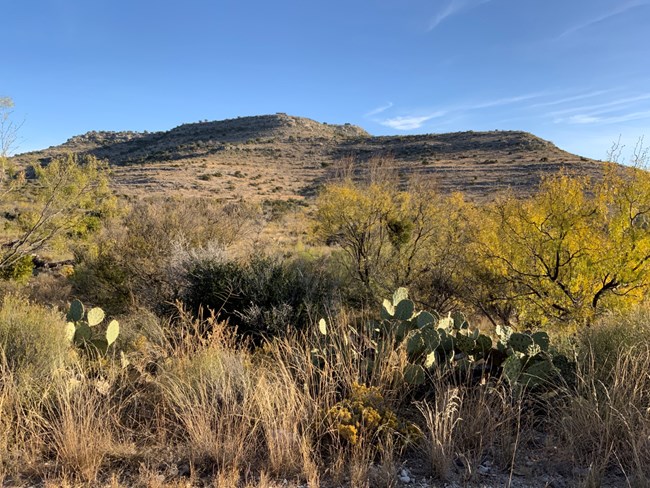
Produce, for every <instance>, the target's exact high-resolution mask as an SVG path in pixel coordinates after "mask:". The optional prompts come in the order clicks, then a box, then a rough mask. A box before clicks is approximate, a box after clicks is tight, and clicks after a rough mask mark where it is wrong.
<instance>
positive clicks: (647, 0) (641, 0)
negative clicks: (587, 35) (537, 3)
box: [558, 0, 650, 39]
mask: <svg viewBox="0 0 650 488" xmlns="http://www.w3.org/2000/svg"><path fill="white" fill-rule="evenodd" d="M649 4H650V0H631V1H628V2H624V3H623V4H622V5H619V6H618V7H616V8H614V9H612V10H610V11H608V12H605V13H604V14H602V15H599V16H598V17H594V18H591V19H589V20H586V21H584V22H581V23H579V24H577V25H574V26H573V27H570V28H569V29H567V30H565V31H564V32H563V33H562V34H560V36H559V37H558V39H562V38H564V37H567V36H570V35H572V34H575V33H576V32H578V31H581V30H583V29H586V28H588V27H591V26H592V25H596V24H599V23H600V22H603V21H605V20H607V19H610V18H612V17H616V16H617V15H620V14H622V13H625V12H627V11H628V10H632V9H634V8H637V7H641V6H644V5H649Z"/></svg>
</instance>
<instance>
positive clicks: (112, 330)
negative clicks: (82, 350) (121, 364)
mask: <svg viewBox="0 0 650 488" xmlns="http://www.w3.org/2000/svg"><path fill="white" fill-rule="evenodd" d="M118 335H120V324H119V323H118V322H117V320H111V322H110V323H109V324H108V327H107V328H106V342H107V343H108V345H109V346H110V345H111V344H113V343H114V342H115V340H116V339H117V336H118Z"/></svg>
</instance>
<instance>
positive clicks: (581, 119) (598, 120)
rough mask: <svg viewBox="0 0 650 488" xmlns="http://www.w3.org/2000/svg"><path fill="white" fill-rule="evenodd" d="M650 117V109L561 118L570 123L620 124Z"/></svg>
mask: <svg viewBox="0 0 650 488" xmlns="http://www.w3.org/2000/svg"><path fill="white" fill-rule="evenodd" d="M642 119H650V110H644V111H641V112H633V113H629V114H623V115H613V116H609V117H598V116H594V115H584V114H579V115H573V116H571V117H569V118H568V119H561V121H562V122H568V123H569V124H620V123H622V122H630V121H632V120H642Z"/></svg>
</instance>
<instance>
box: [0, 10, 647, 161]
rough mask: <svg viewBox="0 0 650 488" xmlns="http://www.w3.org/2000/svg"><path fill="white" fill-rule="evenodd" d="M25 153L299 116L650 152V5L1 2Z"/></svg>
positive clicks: (8, 86)
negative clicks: (520, 134) (122, 134)
mask: <svg viewBox="0 0 650 488" xmlns="http://www.w3.org/2000/svg"><path fill="white" fill-rule="evenodd" d="M2 13H3V22H2V29H1V30H0V36H1V38H2V44H3V50H2V51H3V56H2V61H0V96H10V97H12V98H13V99H14V101H15V104H16V108H15V113H14V116H15V118H16V119H18V120H23V119H24V125H23V126H22V129H21V144H20V147H19V151H27V150H32V149H38V148H43V147H47V146H50V145H54V144H59V143H62V142H63V141H65V140H66V139H67V138H68V137H71V136H73V135H77V134H81V133H84V132H86V131H89V130H149V131H155V130H166V129H170V128H172V127H174V126H177V125H179V124H182V123H185V122H195V121H198V120H203V119H209V120H218V119H224V118H231V117H237V116H243V115H257V114H265V113H275V112H286V113H289V114H292V115H299V116H304V117H310V118H313V119H315V120H318V121H321V122H328V123H344V122H350V123H353V124H358V125H361V126H362V127H364V128H365V129H366V130H368V131H369V132H371V133H372V134H377V135H381V134H415V133H430V132H448V131H459V130H492V129H517V130H526V131H530V132H533V133H534V134H536V135H539V136H540V137H543V138H545V139H549V140H551V141H553V142H554V143H556V144H557V145H559V146H560V147H562V148H563V149H567V150H569V151H572V152H576V153H579V154H582V155H586V156H590V157H594V158H597V159H603V158H604V157H605V156H606V153H607V149H608V148H609V147H610V146H611V144H612V142H613V141H615V140H617V139H618V138H619V135H620V136H621V137H622V141H623V143H624V144H626V145H627V146H628V147H631V146H633V145H634V142H635V141H636V140H637V139H638V138H639V137H640V136H643V135H646V136H647V140H648V142H650V62H648V53H649V52H650V49H649V48H650V37H649V35H648V33H649V30H650V29H649V28H650V0H562V1H559V0H543V1H542V0H428V1H424V0H363V1H360V0H346V1H342V0H328V1H327V2H324V1H321V0H275V1H269V0H264V1H261V0H255V1H252V0H250V1H246V0H183V1H180V0H177V1H168V0H156V1H150V0H130V1H124V0H110V1H109V0H92V1H91V0H20V1H6V2H3V7H2Z"/></svg>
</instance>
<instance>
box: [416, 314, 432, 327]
mask: <svg viewBox="0 0 650 488" xmlns="http://www.w3.org/2000/svg"><path fill="white" fill-rule="evenodd" d="M426 325H436V317H435V316H434V315H433V314H432V313H429V312H426V311H422V312H420V313H419V314H418V316H417V326H418V327H419V328H420V329H421V328H422V327H424V326H426Z"/></svg>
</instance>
